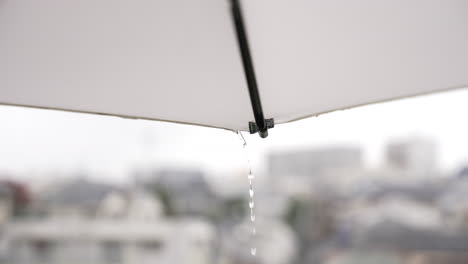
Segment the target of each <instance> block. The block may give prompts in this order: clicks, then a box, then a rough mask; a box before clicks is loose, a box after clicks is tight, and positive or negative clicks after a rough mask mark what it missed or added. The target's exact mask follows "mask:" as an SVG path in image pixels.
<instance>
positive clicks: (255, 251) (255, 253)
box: [250, 247, 257, 256]
mask: <svg viewBox="0 0 468 264" xmlns="http://www.w3.org/2000/svg"><path fill="white" fill-rule="evenodd" d="M250 254H252V256H255V255H257V248H254V247H253V248H251V249H250Z"/></svg>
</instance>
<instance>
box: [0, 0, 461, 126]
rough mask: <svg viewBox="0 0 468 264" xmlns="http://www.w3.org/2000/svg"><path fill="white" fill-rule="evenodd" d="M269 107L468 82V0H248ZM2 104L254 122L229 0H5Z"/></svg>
mask: <svg viewBox="0 0 468 264" xmlns="http://www.w3.org/2000/svg"><path fill="white" fill-rule="evenodd" d="M242 4H243V6H242V7H243V8H242V10H243V13H244V14H243V15H244V20H245V26H246V29H247V34H248V39H249V44H250V50H251V55H252V59H253V63H254V66H255V73H256V77H257V81H258V87H259V88H258V89H259V93H260V97H261V101H262V106H263V112H264V115H265V118H274V119H275V123H277V124H278V123H284V122H288V121H292V120H296V119H299V118H303V117H307V116H312V115H316V114H320V113H324V112H329V111H333V110H337V109H343V108H349V107H353V106H358V105H363V104H368V103H373V102H379V101H385V100H391V99H396V98H402V97H407V96H413V95H419V94H425V93H430V92H436V91H442V90H447V89H453V88H460V87H464V86H468V48H467V47H468V1H466V0H444V1H442V0H394V1H375V0H356V1H346V0H336V1H324V0H320V1H319V0H314V1H304V0H249V1H243V2H242ZM0 103H2V104H9V105H23V106H32V107H40V108H51V109H62V110H68V111H77V112H90V113H100V114H108V115H116V116H124V117H132V118H144V119H156V120H165V121H170V122H178V123H189V124H196V125H203V126H211V127H219V128H225V129H230V130H247V128H248V122H249V121H253V119H254V118H253V114H252V107H251V105H250V99H249V92H248V89H247V85H246V80H245V77H244V70H243V65H242V62H241V57H240V52H239V47H238V44H237V41H236V35H235V30H234V26H233V22H232V18H231V14H230V12H229V1H228V0H197V1H194V0H159V1H148V0H133V1H129V0H100V1H92V0H81V1H71V0H65V1H63V0H43V1H35V0H22V1H1V0H0Z"/></svg>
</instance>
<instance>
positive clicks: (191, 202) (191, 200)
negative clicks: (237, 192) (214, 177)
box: [139, 169, 220, 217]
mask: <svg viewBox="0 0 468 264" xmlns="http://www.w3.org/2000/svg"><path fill="white" fill-rule="evenodd" d="M139 181H140V182H139V184H140V185H141V186H144V187H145V188H146V189H147V190H148V191H150V192H153V193H155V194H157V195H158V196H159V197H160V198H161V200H162V201H163V203H164V206H165V209H166V213H167V214H168V215H176V216H197V217H211V216H213V215H215V214H216V213H217V211H218V210H219V206H220V204H219V200H218V199H217V196H216V194H215V192H213V190H212V188H211V185H210V184H209V182H208V180H207V178H206V175H205V174H204V173H203V172H201V171H199V170H188V169H187V170H182V169H164V170H159V171H156V172H154V173H151V174H149V175H146V177H144V178H142V179H141V178H140V179H139Z"/></svg>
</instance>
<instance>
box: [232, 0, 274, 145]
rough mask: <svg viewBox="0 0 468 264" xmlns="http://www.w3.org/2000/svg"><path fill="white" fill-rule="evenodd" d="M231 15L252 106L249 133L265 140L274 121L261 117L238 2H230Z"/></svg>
mask: <svg viewBox="0 0 468 264" xmlns="http://www.w3.org/2000/svg"><path fill="white" fill-rule="evenodd" d="M231 14H232V18H233V20H234V26H235V29H236V36H237V42H238V44H239V51H240V54H241V57H242V64H243V66H244V74H245V78H246V81H247V87H248V88H249V95H250V103H251V104H252V110H253V114H254V118H255V122H249V131H250V133H251V134H254V133H256V132H258V134H259V135H260V137H262V138H266V137H267V136H268V128H273V127H274V120H273V118H271V119H267V120H265V117H264V115H263V108H262V102H261V100H260V93H259V92H258V86H257V79H256V77H255V70H254V66H253V62H252V57H251V55H250V49H249V43H248V39H247V33H246V31H245V26H244V20H243V17H242V10H241V6H240V3H239V0H231Z"/></svg>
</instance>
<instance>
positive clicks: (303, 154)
mask: <svg viewBox="0 0 468 264" xmlns="http://www.w3.org/2000/svg"><path fill="white" fill-rule="evenodd" d="M268 168H269V173H270V175H272V176H273V177H290V176H306V177H315V176H319V175H320V174H322V173H323V172H325V171H326V170H329V169H333V170H336V169H353V168H362V153H361V150H360V149H359V148H355V147H333V148H323V149H304V150H293V151H281V152H274V153H271V154H270V155H269V156H268Z"/></svg>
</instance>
